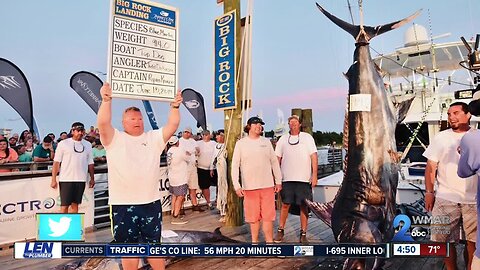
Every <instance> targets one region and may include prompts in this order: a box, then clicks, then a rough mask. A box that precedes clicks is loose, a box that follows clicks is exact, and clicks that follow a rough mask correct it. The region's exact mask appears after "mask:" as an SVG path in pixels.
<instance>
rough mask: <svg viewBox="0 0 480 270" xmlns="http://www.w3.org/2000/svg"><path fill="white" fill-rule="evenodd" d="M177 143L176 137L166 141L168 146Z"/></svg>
mask: <svg viewBox="0 0 480 270" xmlns="http://www.w3.org/2000/svg"><path fill="white" fill-rule="evenodd" d="M177 142H178V137H177V136H172V137H171V138H170V139H169V140H168V144H169V145H174V144H176V143H177Z"/></svg>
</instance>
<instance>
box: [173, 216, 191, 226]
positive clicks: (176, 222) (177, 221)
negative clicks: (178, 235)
mask: <svg viewBox="0 0 480 270" xmlns="http://www.w3.org/2000/svg"><path fill="white" fill-rule="evenodd" d="M170 223H172V224H174V225H183V224H187V223H188V221H187V220H182V219H180V217H178V216H172V221H171V222H170Z"/></svg>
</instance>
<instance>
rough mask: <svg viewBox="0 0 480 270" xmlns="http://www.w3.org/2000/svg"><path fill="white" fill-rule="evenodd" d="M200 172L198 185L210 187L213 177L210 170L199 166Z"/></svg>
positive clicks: (198, 171) (203, 187)
mask: <svg viewBox="0 0 480 270" xmlns="http://www.w3.org/2000/svg"><path fill="white" fill-rule="evenodd" d="M197 173H198V186H199V187H200V189H208V188H209V187H210V186H211V185H212V177H211V176H210V170H204V169H199V168H197Z"/></svg>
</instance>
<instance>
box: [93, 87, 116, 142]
mask: <svg viewBox="0 0 480 270" xmlns="http://www.w3.org/2000/svg"><path fill="white" fill-rule="evenodd" d="M100 94H101V95H102V104H101V105H100V108H99V109H98V115H97V125H98V130H99V131H100V140H101V141H102V144H103V145H104V146H108V145H109V144H110V142H112V139H113V135H114V133H115V130H114V129H113V126H112V88H111V87H110V84H109V83H104V84H103V86H102V88H101V89H100Z"/></svg>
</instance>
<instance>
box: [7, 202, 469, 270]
mask: <svg viewBox="0 0 480 270" xmlns="http://www.w3.org/2000/svg"><path fill="white" fill-rule="evenodd" d="M186 212H187V215H186V217H185V218H186V219H187V220H189V222H188V223H187V224H185V225H172V224H170V216H165V217H164V219H163V220H164V229H170V230H195V231H209V232H213V231H214V230H215V229H216V228H218V227H221V228H220V230H221V232H222V234H223V235H225V236H227V237H230V238H233V239H235V240H239V241H242V242H248V241H249V240H250V234H249V229H248V225H243V226H240V227H226V226H224V225H223V223H220V222H219V221H218V219H219V216H218V215H217V214H216V211H207V212H204V213H192V211H190V210H187V211H186ZM277 216H278V215H277ZM277 219H278V218H277ZM275 229H276V224H275ZM299 230H300V221H299V217H298V216H292V215H289V218H288V220H287V225H286V228H285V242H290V243H297V242H298V237H299ZM307 237H308V239H309V241H310V243H312V244H315V243H316V244H326V243H333V242H334V239H333V234H332V231H331V229H330V228H328V227H327V226H326V225H325V224H324V223H323V222H322V221H320V220H319V219H317V218H310V219H309V225H308V234H307ZM261 239H262V238H261ZM111 240H112V238H111V234H110V229H109V228H108V227H107V228H103V229H98V230H95V231H93V232H91V233H87V234H86V242H110V241H111ZM460 251H461V250H459V253H460ZM461 257H462V256H458V258H461ZM74 261H78V259H53V260H45V259H32V260H25V259H24V260H15V259H13V249H8V250H6V251H1V253H0V266H1V267H0V268H1V269H2V270H13V269H29V270H30V269H31V270H37V269H38V270H40V269H42V270H44V269H54V268H55V269H61V266H62V265H66V264H68V263H69V262H70V263H71V262H74ZM462 263H463V262H462ZM459 264H460V263H459ZM342 265H343V260H342V259H339V258H314V257H304V258H188V259H183V260H179V261H177V262H174V263H173V264H169V265H168V266H167V269H169V270H185V269H188V270H196V269H199V270H221V269H238V270H246V269H250V270H253V269H305V270H321V269H322V270H323V269H325V270H326V269H341V268H342ZM64 269H67V268H64ZM68 269H75V268H71V266H70V267H69V268H68ZM144 269H149V267H148V266H147V267H144ZM384 269H388V270H397V269H408V270H416V269H434V270H435V269H439V270H441V269H444V266H443V263H442V259H441V258H428V259H427V258H407V259H404V258H394V259H389V260H387V261H386V263H385V267H384ZM459 269H465V268H464V267H463V265H459Z"/></svg>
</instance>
